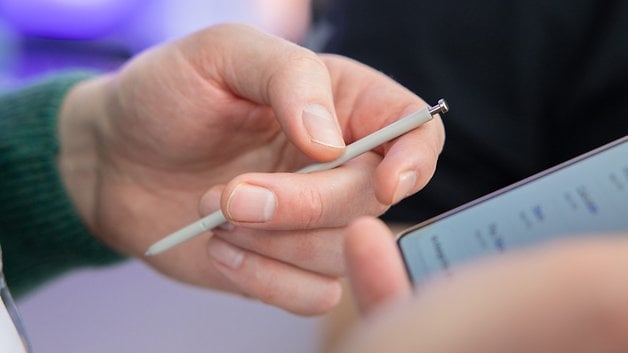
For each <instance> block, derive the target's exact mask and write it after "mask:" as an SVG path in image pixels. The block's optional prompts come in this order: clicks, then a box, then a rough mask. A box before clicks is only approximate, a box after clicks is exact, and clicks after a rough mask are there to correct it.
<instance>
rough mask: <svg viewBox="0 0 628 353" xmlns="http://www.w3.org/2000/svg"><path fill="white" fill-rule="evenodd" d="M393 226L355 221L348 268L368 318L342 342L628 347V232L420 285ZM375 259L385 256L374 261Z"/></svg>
mask: <svg viewBox="0 0 628 353" xmlns="http://www.w3.org/2000/svg"><path fill="white" fill-rule="evenodd" d="M392 239H393V238H392V234H391V233H390V231H388V230H387V229H386V227H385V226H384V225H383V224H382V223H381V222H379V221H378V220H375V219H372V218H363V219H360V220H358V221H356V222H354V223H353V224H352V225H351V226H350V227H349V228H348V236H347V238H346V242H347V244H346V254H347V268H348V274H349V277H350V279H351V282H352V287H353V291H354V293H355V295H356V301H357V303H358V304H359V306H360V309H361V310H362V313H363V314H364V316H365V320H364V322H362V323H360V325H358V327H357V329H356V330H354V332H353V333H352V334H351V335H349V337H348V338H347V339H346V341H345V343H344V344H343V345H341V347H339V348H338V352H343V353H351V352H361V353H368V352H384V351H385V352H391V353H406V352H407V353H410V352H413V353H417V352H430V353H440V352H483V353H487V352H489V353H490V352H528V353H545V352H547V353H549V352H576V353H585V352H596V353H606V352H609V353H610V352H625V351H626V347H628V334H626V332H628V276H627V275H626V268H627V266H628V256H626V254H628V241H626V237H621V236H620V237H617V235H615V236H614V237H604V236H602V235H599V236H595V237H591V238H589V239H580V240H575V241H573V240H572V241H562V242H558V243H554V244H549V245H546V246H544V247H541V248H538V249H532V250H527V251H523V252H519V253H511V254H508V255H505V256H500V257H498V258H495V259H489V260H485V261H481V262H479V263H477V264H475V265H471V266H468V267H467V268H465V269H460V270H459V271H458V272H456V274H455V276H453V277H452V278H450V279H436V280H433V281H431V282H429V283H426V284H424V285H422V286H420V287H418V288H417V289H416V293H415V294H414V295H412V294H411V292H412V291H411V289H410V285H409V283H408V280H407V277H406V275H405V271H404V268H403V264H402V262H401V259H400V257H399V255H398V251H397V250H396V248H395V247H396V245H395V244H394V242H393V240H392ZM367 258H369V259H375V261H367Z"/></svg>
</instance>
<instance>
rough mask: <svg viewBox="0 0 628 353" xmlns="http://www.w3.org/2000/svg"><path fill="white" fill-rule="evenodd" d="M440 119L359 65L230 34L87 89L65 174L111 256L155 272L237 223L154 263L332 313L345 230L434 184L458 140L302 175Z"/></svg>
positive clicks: (185, 277)
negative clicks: (173, 240) (209, 231)
mask: <svg viewBox="0 0 628 353" xmlns="http://www.w3.org/2000/svg"><path fill="white" fill-rule="evenodd" d="M86 102H89V104H86ZM424 106H425V104H424V102H423V101H422V100H421V99H420V98H418V97H417V96H415V95H414V94H412V93H411V92H409V91H407V90H406V89H404V88H403V87H401V86H400V85H398V84H397V83H395V82H394V81H392V80H390V79H389V78H387V77H386V76H385V75H383V74H381V73H379V72H376V71H374V70H372V69H370V68H367V67H366V66H364V65H361V64H359V63H356V62H354V61H351V60H349V59H346V58H342V57H338V56H331V55H321V56H317V55H315V54H313V53H311V52H310V51H308V50H305V49H303V48H300V47H298V46H296V45H294V44H291V43H289V42H286V41H283V40H280V39H278V38H275V37H271V36H268V35H265V34H262V33H259V32H257V31H254V30H252V29H250V28H248V27H243V26H237V25H221V26H216V27H213V28H210V29H207V30H205V31H202V32H199V33H196V34H193V35H191V36H189V37H187V38H184V39H182V40H179V41H176V42H173V43H170V44H166V45H164V46H161V47H158V48H155V49H152V50H150V51H148V52H147V53H144V54H142V55H140V56H139V57H137V58H135V59H134V60H132V61H131V62H130V63H129V64H127V65H126V66H125V67H123V68H122V69H121V70H120V71H119V72H117V73H114V74H112V75H110V76H105V77H100V78H96V79H94V80H91V81H87V82H85V83H82V84H79V85H77V86H76V87H75V88H74V89H73V90H72V91H71V92H70V93H69V95H68V97H67V98H66V100H65V102H64V105H63V108H62V111H61V115H60V122H59V124H60V125H59V131H60V139H61V154H60V158H59V164H60V166H61V173H62V176H63V177H64V181H65V183H66V186H67V188H68V190H69V192H70V195H71V197H72V198H73V200H74V202H75V204H76V205H77V208H78V210H79V212H80V213H81V215H82V216H83V218H84V219H85V221H86V223H87V225H88V226H89V227H90V229H91V230H92V231H93V233H94V234H96V235H97V237H98V238H100V239H101V240H102V241H103V242H105V243H106V244H108V245H110V246H111V247H113V248H115V249H117V250H119V251H121V252H123V253H126V254H130V255H133V256H138V257H142V254H143V253H144V251H145V250H146V249H147V247H148V246H149V245H150V244H152V243H153V242H155V241H156V240H158V239H160V238H162V237H163V236H165V235H166V234H168V233H170V232H172V231H174V230H176V229H178V228H180V227H181V226H183V225H185V224H187V223H189V222H191V221H194V220H196V219H197V218H198V215H199V213H200V214H201V215H205V214H208V213H210V212H212V211H214V210H216V209H217V208H218V207H221V208H222V210H223V213H224V214H225V216H226V217H227V219H228V221H229V222H230V223H231V224H232V225H234V226H235V228H234V229H231V230H225V229H216V230H214V231H213V233H214V237H213V238H212V239H211V240H209V241H208V239H207V238H206V237H198V238H196V239H193V240H191V241H188V242H186V243H185V244H182V245H180V246H178V247H177V248H175V249H173V250H171V251H169V252H167V253H164V254H162V255H159V256H155V257H150V258H145V259H144V260H145V261H147V262H148V263H150V264H151V265H153V266H154V267H155V268H157V269H158V270H160V271H162V272H163V273H165V274H167V275H170V276H172V277H174V278H176V279H178V280H180V281H184V282H187V283H192V284H196V285H201V286H206V287H212V288H218V289H223V290H229V291H233V292H238V293H242V294H245V295H248V296H251V297H255V298H259V299H261V300H263V301H265V302H268V303H271V304H273V305H277V306H280V307H283V308H285V309H287V310H290V311H293V312H297V313H303V314H313V313H320V312H324V311H326V310H328V309H329V308H330V307H332V306H333V305H334V304H335V303H336V302H337V300H338V298H339V296H340V286H339V284H338V282H337V279H336V278H337V276H339V275H341V274H342V273H343V272H344V265H343V261H342V254H341V253H342V243H343V239H342V236H341V235H342V234H343V233H342V232H341V231H340V229H341V227H343V226H345V225H346V224H347V223H348V222H349V221H350V220H351V219H352V218H354V217H356V216H358V215H364V214H369V215H378V214H381V213H382V212H384V211H385V210H386V209H387V208H388V207H389V205H391V204H392V203H395V202H397V201H399V200H400V199H401V198H403V197H405V196H407V195H409V194H411V193H414V192H416V191H417V190H419V189H420V188H422V187H423V186H424V185H425V184H426V183H427V181H428V179H429V178H430V177H431V175H432V173H433V171H434V168H435V164H436V159H437V156H438V154H439V152H440V149H441V147H442V144H443V139H444V133H443V128H442V124H441V122H440V120H439V119H435V120H434V121H432V122H430V123H428V124H425V125H424V126H422V127H420V128H418V129H416V130H415V131H412V132H410V133H408V134H406V135H405V136H403V137H400V138H398V139H397V140H395V141H393V142H391V143H388V144H386V145H384V146H382V147H381V148H379V149H377V150H376V151H373V152H370V153H367V154H365V155H363V156H361V157H359V158H356V159H355V160H353V161H351V162H350V163H347V164H346V165H344V166H341V167H339V168H336V169H334V170H330V171H325V172H318V173H312V174H306V175H304V174H294V173H289V172H290V171H295V170H297V169H299V168H301V167H303V166H306V165H308V164H310V163H312V162H313V161H328V160H333V159H335V158H336V157H338V156H339V155H340V154H341V153H342V150H343V148H344V144H345V142H346V143H351V142H353V141H355V140H357V139H359V138H361V137H364V136H365V135H367V134H369V133H371V132H373V131H375V130H377V129H379V128H381V127H384V126H386V125H388V124H389V123H391V122H392V121H394V120H396V119H398V118H400V117H402V116H404V115H406V114H408V113H410V112H412V111H415V110H418V109H420V108H422V107H424ZM343 139H344V140H343ZM271 172H279V173H273V174H270V173H271ZM199 200H200V201H199Z"/></svg>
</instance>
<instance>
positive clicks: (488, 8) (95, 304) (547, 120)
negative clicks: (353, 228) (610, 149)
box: [0, 0, 628, 353]
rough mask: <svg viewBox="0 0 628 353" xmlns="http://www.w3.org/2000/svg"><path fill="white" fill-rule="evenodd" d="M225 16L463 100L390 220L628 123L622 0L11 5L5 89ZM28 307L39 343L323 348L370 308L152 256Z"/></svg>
mask: <svg viewBox="0 0 628 353" xmlns="http://www.w3.org/2000/svg"><path fill="white" fill-rule="evenodd" d="M221 22H243V23H248V24H251V25H253V26H256V27H258V28H260V29H262V30H264V31H267V32H271V33H274V34H276V35H278V36H281V37H284V38H287V39H289V40H292V41H295V42H298V43H300V44H302V45H304V46H306V47H309V48H311V49H313V50H317V51H318V50H321V51H327V52H334V53H338V54H342V55H346V56H349V57H351V58H354V59H357V60H359V61H362V62H364V63H366V64H368V65H370V66H373V67H375V68H376V69H378V70H380V71H382V72H384V73H385V74H387V75H389V76H391V77H392V78H394V79H395V80H397V81H398V82H400V83H401V84H403V85H404V86H406V87H408V88H409V89H410V90H411V91H413V92H415V93H416V94H418V95H419V96H421V97H422V98H423V99H425V100H426V101H427V102H430V103H433V102H436V101H437V99H438V98H441V97H444V98H446V99H447V100H448V102H449V104H450V105H451V108H452V109H451V111H450V112H449V113H448V114H447V116H446V117H445V119H444V122H445V127H446V131H447V143H446V144H445V148H444V150H443V152H442V153H441V155H440V158H439V165H438V168H437V171H436V174H435V176H434V177H433V179H432V180H431V182H430V184H429V185H428V186H427V187H426V188H425V189H423V190H422V191H421V192H420V193H418V194H417V195H414V196H413V197H410V198H408V199H406V200H405V201H403V202H402V203H400V204H399V205H397V206H395V207H393V208H392V209H391V211H389V212H388V213H387V214H386V215H385V219H386V220H387V221H389V223H390V224H392V223H402V224H408V223H409V224H415V223H418V222H420V221H422V220H424V219H426V218H428V217H431V216H433V215H435V214H438V213H441V212H443V211H446V210H449V209H452V208H454V207H456V206H458V205H461V204H463V203H465V202H468V201H470V200H473V199H475V198H477V197H480V196H482V195H485V194H487V193H489V192H491V191H494V190H496V189H498V188H500V187H503V186H506V185H508V184H511V183H513V182H515V181H518V180H521V179H523V178H524V177H526V176H529V175H532V174H534V173H536V172H538V171H540V170H543V169H545V168H548V167H551V166H553V165H556V164H558V163H560V162H562V161H565V160H567V159H569V158H571V157H574V156H575V155H578V154H580V153H583V152H586V151H588V150H591V149H593V148H595V147H598V146H601V145H602V144H604V143H607V142H609V141H611V140H613V139H616V138H619V137H621V136H624V135H625V134H626V132H627V131H628V119H626V118H625V117H626V116H628V100H627V99H626V95H627V94H628V93H627V92H628V65H626V63H628V2H627V1H621V0H579V1H573V0H511V1H499V0H477V1H467V0H441V1H438V2H435V1H417V0H387V1H379V0H230V1H225V0H204V1H200V0H179V1H175V0H0V88H4V89H7V88H11V87H13V86H15V85H18V84H20V83H22V82H24V81H26V80H30V79H32V78H34V77H37V76H40V75H42V74H45V73H47V72H51V71H57V70H59V69H65V68H88V69H92V70H101V71H107V70H113V69H115V68H117V67H118V66H119V65H121V64H122V63H123V62H125V61H126V60H127V59H128V58H129V57H131V56H133V55H134V54H136V53H138V52H139V51H141V50H143V49H145V48H147V47H150V46H152V45H156V44H158V43H161V42H164V41H169V40H172V39H175V38H178V37H180V36H183V35H185V34H188V33H190V32H192V31H195V30H198V29H200V28H203V27H206V26H209V25H212V24H215V23H221ZM345 299H346V298H345ZM19 306H20V309H21V311H22V314H23V316H24V321H25V325H26V327H27V329H28V330H29V331H30V334H31V339H32V340H33V345H34V348H35V352H36V353H46V352H55V353H56V352H66V353H73V352H81V353H83V352H94V353H98V352H137V351H140V352H155V353H161V352H206V351H217V352H243V351H254V352H305V353H307V352H317V351H325V345H326V344H327V343H329V342H331V341H333V340H334V339H335V338H336V337H338V336H339V335H340V334H341V332H342V331H343V330H344V329H345V328H346V327H347V326H348V323H349V322H351V320H352V318H353V317H354V316H353V314H351V310H352V306H351V303H348V304H345V305H341V306H340V309H339V310H337V311H335V312H334V313H333V315H332V317H331V319H330V320H327V318H310V319H308V318H300V317H295V316H292V315H290V314H286V313H284V312H282V311H280V310H278V309H274V308H269V307H266V306H264V305H261V304H257V303H255V302H251V301H248V300H244V299H239V298H232V297H229V296H225V295H222V294H216V293H211V292H207V291H200V290H197V289H193V288H189V287H185V286H182V285H179V284H174V283H172V282H170V281H168V280H165V279H163V278H161V277H160V276H158V275H156V274H154V273H153V272H152V271H151V270H148V269H147V268H145V267H144V266H143V265H142V264H141V263H139V262H136V261H129V262H126V263H123V264H120V265H118V266H116V267H112V268H107V269H104V270H81V271H78V272H75V273H72V274H70V275H68V276H66V277H64V278H61V279H60V280H57V281H55V282H53V283H51V284H49V285H47V286H46V287H44V288H42V289H41V290H38V291H37V292H35V293H33V294H32V295H31V296H29V297H27V298H23V299H22V300H20V302H19ZM321 337H322V338H321Z"/></svg>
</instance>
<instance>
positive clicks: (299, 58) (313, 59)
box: [283, 48, 327, 72]
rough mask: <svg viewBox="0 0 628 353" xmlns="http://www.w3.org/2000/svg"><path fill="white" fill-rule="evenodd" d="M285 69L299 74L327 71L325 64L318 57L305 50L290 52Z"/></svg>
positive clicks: (286, 57) (286, 58)
mask: <svg viewBox="0 0 628 353" xmlns="http://www.w3.org/2000/svg"><path fill="white" fill-rule="evenodd" d="M283 68H284V69H289V70H291V71H298V72H310V71H312V70H327V66H326V65H325V62H324V61H323V60H322V59H321V58H320V57H319V56H318V55H316V54H315V53H314V52H312V51H310V50H308V49H303V48H298V50H292V51H290V52H289V54H287V55H286V56H285V58H284V65H283Z"/></svg>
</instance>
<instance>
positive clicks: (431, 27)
mask: <svg viewBox="0 0 628 353" xmlns="http://www.w3.org/2000/svg"><path fill="white" fill-rule="evenodd" d="M329 21H330V22H332V24H333V25H334V26H335V30H336V31H335V33H334V35H333V38H332V41H331V42H330V43H329V45H328V48H327V51H330V52H335V53H339V54H343V55H347V56H350V57H353V58H355V59H357V60H360V61H362V62H364V63H366V64H369V65H371V66H374V67H375V68H377V69H379V70H381V71H383V72H385V73H386V74H388V75H390V76H392V77H393V78H394V79H396V80H397V81H398V82H400V83H401V84H403V85H405V86H407V87H409V88H410V89H411V90H412V91H414V92H415V93H416V94H418V95H419V96H421V97H422V98H424V99H425V100H426V101H427V102H428V103H432V104H434V103H435V102H436V101H437V99H438V98H441V97H443V98H446V99H447V100H448V102H449V104H450V106H451V112H450V113H449V114H447V115H446V116H445V118H444V122H445V129H446V134H447V141H446V143H445V150H444V152H443V154H442V155H441V158H440V160H439V165H438V168H437V172H436V175H435V177H434V178H433V180H432V181H431V182H430V184H429V185H428V187H426V188H425V189H424V190H423V191H421V192H420V193H419V194H418V195H415V196H414V197H412V198H410V199H409V200H406V201H405V202H403V203H402V204H400V205H399V206H396V207H394V208H393V209H392V210H391V211H390V212H389V213H388V214H387V215H386V217H388V219H391V220H396V221H408V222H418V221H420V220H422V219H424V218H426V217H430V216H433V215H435V214H437V213H440V212H443V211H446V210H448V209H451V208H453V207H455V206H457V205H460V204H462V203H464V202H467V201H470V200H472V199H474V198H477V197H479V196H481V195H484V194H486V193H488V192H490V191H493V190H495V189H497V188H500V187H502V186H505V185H507V184H510V183H512V182H515V181H517V180H519V179H522V178H524V177H526V176H529V175H531V174H533V173H535V172H538V171H540V170H542V169H545V168H547V167H550V166H552V165H555V164H557V163H559V162H562V161H564V160H566V159H569V158H571V157H573V156H576V155H578V154H580V153H583V152H585V151H588V150H590V149H593V148H595V147H598V146H600V145H602V144H604V143H606V142H609V141H611V140H613V139H616V138H618V137H621V136H624V135H626V134H627V133H628V1H623V0H614V1H612V0H510V1H498V0H480V1H464V0H441V1H418V0H388V1H376V0H344V1H340V0H337V1H336V4H335V7H334V8H333V9H332V11H331V12H330V13H329Z"/></svg>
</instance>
